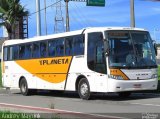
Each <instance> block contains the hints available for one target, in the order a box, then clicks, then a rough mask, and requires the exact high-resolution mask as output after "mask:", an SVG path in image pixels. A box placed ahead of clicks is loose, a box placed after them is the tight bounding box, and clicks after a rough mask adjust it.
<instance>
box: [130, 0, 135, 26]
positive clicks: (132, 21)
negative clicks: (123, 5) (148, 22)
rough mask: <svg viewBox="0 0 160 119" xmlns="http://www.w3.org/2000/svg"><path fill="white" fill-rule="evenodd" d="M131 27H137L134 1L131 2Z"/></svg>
mask: <svg viewBox="0 0 160 119" xmlns="http://www.w3.org/2000/svg"><path fill="white" fill-rule="evenodd" d="M130 16H131V24H130V26H131V27H135V14H134V0H130Z"/></svg>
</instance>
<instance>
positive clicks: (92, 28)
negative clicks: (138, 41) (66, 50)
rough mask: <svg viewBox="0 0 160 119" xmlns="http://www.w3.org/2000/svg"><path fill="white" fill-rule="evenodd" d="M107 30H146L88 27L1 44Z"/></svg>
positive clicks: (138, 29)
mask: <svg viewBox="0 0 160 119" xmlns="http://www.w3.org/2000/svg"><path fill="white" fill-rule="evenodd" d="M107 30H108V31H109V30H113V31H114V30H135V31H146V30H145V29H142V28H132V27H88V28H84V29H81V30H76V31H70V32H64V33H58V34H51V35H47V36H36V37H33V38H29V39H13V40H6V41H5V42H4V43H3V45H13V44H19V43H29V42H33V41H41V40H45V39H53V38H60V37H67V36H72V35H78V34H83V33H89V32H102V31H107Z"/></svg>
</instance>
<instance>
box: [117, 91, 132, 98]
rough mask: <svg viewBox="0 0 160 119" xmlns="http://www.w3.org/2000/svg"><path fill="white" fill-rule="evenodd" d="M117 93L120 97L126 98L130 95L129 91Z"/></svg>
mask: <svg viewBox="0 0 160 119" xmlns="http://www.w3.org/2000/svg"><path fill="white" fill-rule="evenodd" d="M118 95H119V97H121V98H128V97H129V96H130V95H131V92H119V93H118Z"/></svg>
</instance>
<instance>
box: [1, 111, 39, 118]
mask: <svg viewBox="0 0 160 119" xmlns="http://www.w3.org/2000/svg"><path fill="white" fill-rule="evenodd" d="M38 118H39V119H41V118H40V117H39V116H38V115H37V114H35V115H34V114H25V113H14V112H10V111H0V119H38Z"/></svg>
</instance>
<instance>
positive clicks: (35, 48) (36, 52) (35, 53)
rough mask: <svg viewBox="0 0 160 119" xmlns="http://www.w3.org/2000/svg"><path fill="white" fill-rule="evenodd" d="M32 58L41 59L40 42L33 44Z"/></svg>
mask: <svg viewBox="0 0 160 119" xmlns="http://www.w3.org/2000/svg"><path fill="white" fill-rule="evenodd" d="M32 57H33V58H39V57H40V49H39V43H38V42H35V43H33V49H32Z"/></svg>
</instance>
